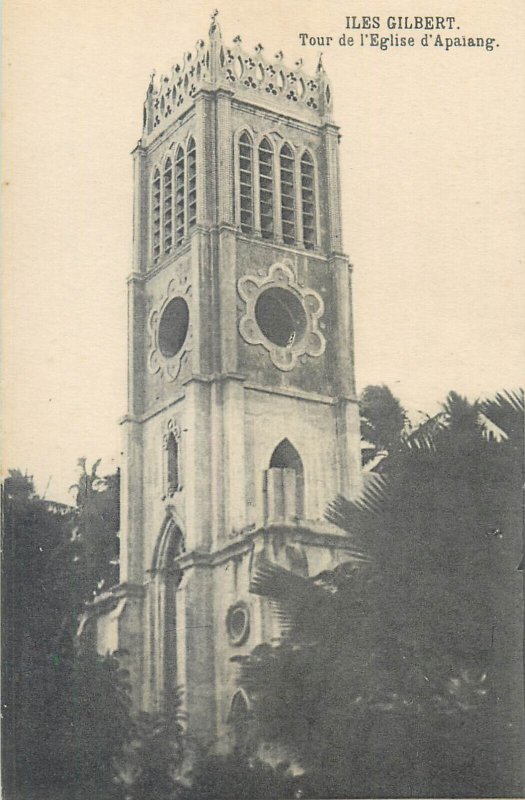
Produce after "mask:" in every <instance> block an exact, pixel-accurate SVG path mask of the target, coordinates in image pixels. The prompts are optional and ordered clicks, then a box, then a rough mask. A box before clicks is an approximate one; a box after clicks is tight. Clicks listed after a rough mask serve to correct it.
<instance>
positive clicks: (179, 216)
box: [175, 146, 186, 246]
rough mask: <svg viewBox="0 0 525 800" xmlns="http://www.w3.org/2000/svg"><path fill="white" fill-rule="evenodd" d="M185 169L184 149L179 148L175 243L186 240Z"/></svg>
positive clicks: (176, 169)
mask: <svg viewBox="0 0 525 800" xmlns="http://www.w3.org/2000/svg"><path fill="white" fill-rule="evenodd" d="M184 173H185V169H184V150H183V149H182V147H180V146H179V147H178V148H177V153H176V155H175V244H176V245H177V246H179V245H181V244H182V242H183V241H184V233H185V230H184V226H185V195H186V192H185V186H184V180H185V174H184Z"/></svg>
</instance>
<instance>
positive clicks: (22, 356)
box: [2, 0, 525, 499]
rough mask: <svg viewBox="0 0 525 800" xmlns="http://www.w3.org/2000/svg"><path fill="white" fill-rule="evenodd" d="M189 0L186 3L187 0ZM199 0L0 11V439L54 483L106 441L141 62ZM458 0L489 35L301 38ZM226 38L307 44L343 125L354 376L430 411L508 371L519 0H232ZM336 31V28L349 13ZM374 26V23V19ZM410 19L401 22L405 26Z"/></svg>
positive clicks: (310, 65)
mask: <svg viewBox="0 0 525 800" xmlns="http://www.w3.org/2000/svg"><path fill="white" fill-rule="evenodd" d="M190 8H191V11H189V9H190ZM212 10H213V6H212V5H211V4H210V3H203V2H201V0H197V2H193V3H191V4H190V3H182V2H180V0H150V2H147V3H146V2H139V0H126V2H125V3H124V2H116V0H90V2H87V3H80V2H78V0H77V1H76V2H73V0H59V1H58V0H39V2H36V0H7V7H6V10H5V14H4V31H5V37H6V46H5V56H4V58H5V60H4V77H5V81H4V93H3V103H4V121H5V129H4V148H3V149H4V170H3V180H4V187H5V188H4V214H3V256H4V258H3V263H4V269H3V287H2V288H3V292H2V297H3V307H2V311H3V337H2V340H3V386H4V392H3V429H4V430H3V443H4V447H3V455H2V465H3V468H4V469H7V468H8V467H20V468H22V469H27V470H28V471H29V473H30V474H34V476H35V478H36V480H37V485H38V487H39V488H40V490H44V488H45V487H46V485H47V484H48V482H49V488H48V497H53V498H57V499H65V498H67V488H68V486H69V485H70V484H71V483H73V482H74V480H75V476H76V460H77V458H78V457H79V456H87V458H88V459H89V461H92V460H94V459H96V458H99V457H102V458H103V459H104V463H103V466H104V468H105V469H107V470H109V469H113V468H114V467H115V466H116V465H117V464H118V462H119V458H120V431H119V427H118V425H117V420H118V418H119V417H120V416H122V415H123V414H124V413H125V411H126V398H125V376H126V286H125V278H126V275H127V274H128V273H129V271H130V268H131V263H130V254H131V235H132V231H131V221H132V163H131V157H130V151H131V150H132V148H133V147H134V146H135V144H136V141H137V139H138V138H139V136H140V133H141V124H142V103H143V99H144V95H145V91H146V88H147V84H148V79H149V74H150V72H151V71H152V70H153V69H156V70H157V73H162V72H167V71H168V70H169V69H170V68H171V65H172V64H173V63H176V62H177V61H178V60H180V58H181V56H182V54H183V52H184V51H186V50H190V49H192V48H193V46H194V44H195V42H196V41H197V39H199V38H204V37H205V36H206V35H207V31H208V27H209V15H210V13H211V11H212ZM346 14H349V15H350V14H352V15H357V16H359V15H362V14H371V15H376V14H377V15H380V16H381V17H382V18H383V20H386V17H387V16H388V15H391V14H395V15H399V14H403V15H407V14H408V15H413V14H423V15H432V14H440V15H445V16H448V15H454V16H455V17H456V20H457V24H458V25H459V26H460V30H459V31H456V32H454V33H453V34H451V33H450V32H449V33H447V34H446V35H449V36H450V35H458V36H459V35H464V34H466V35H472V36H484V37H487V36H492V37H496V39H497V42H498V43H499V47H498V48H495V49H494V51H493V52H486V51H485V50H483V49H466V48H461V49H454V50H451V51H449V52H445V51H444V49H443V48H436V47H430V48H427V49H424V48H421V47H417V48H403V49H401V48H400V49H397V50H390V51H387V52H382V51H380V50H378V49H377V48H361V47H352V48H350V47H345V48H343V47H339V46H337V44H334V45H332V46H329V47H326V46H324V47H321V48H310V47H302V46H301V45H300V40H299V33H310V34H313V35H316V34H319V35H323V34H324V35H332V36H334V37H335V39H336V40H337V39H338V37H339V36H340V35H341V34H342V33H343V32H345V31H344V26H345V15H346ZM219 22H220V25H221V29H222V34H223V37H224V39H225V40H227V41H228V42H231V40H232V38H233V36H235V35H236V34H241V36H242V40H243V44H244V46H245V47H249V48H250V49H251V48H252V47H253V46H254V45H255V44H257V43H258V42H261V43H262V44H263V45H264V47H265V54H268V53H270V54H273V53H275V52H277V51H278V50H281V49H282V50H283V51H284V54H285V62H286V63H287V64H288V65H290V66H293V63H294V62H295V61H296V60H297V59H298V58H299V57H301V58H303V61H304V63H305V70H306V71H307V72H313V71H314V70H315V66H316V63H317V58H318V53H319V50H321V49H322V50H323V51H324V63H325V67H326V70H327V72H328V75H329V77H330V78H331V81H332V87H333V90H334V109H335V112H334V114H335V120H336V122H337V123H338V124H339V125H340V126H341V132H342V135H343V139H342V144H341V163H342V182H343V195H344V207H343V223H344V242H345V250H346V252H347V253H348V254H349V256H350V260H351V261H352V263H353V264H354V267H355V271H354V309H355V327H356V330H355V335H356V372H357V380H358V388H359V389H362V388H363V387H364V386H366V385H367V384H369V383H386V384H388V385H389V386H390V387H391V389H392V390H393V391H394V393H396V394H397V395H398V396H399V397H400V399H401V401H402V402H403V403H404V404H405V405H406V406H407V407H409V408H410V409H422V410H423V411H428V412H430V413H432V412H434V411H435V410H436V407H437V403H438V402H439V401H441V400H442V399H444V397H445V395H446V393H447V392H448V391H449V390H450V389H455V390H456V391H459V392H461V393H464V394H466V395H468V396H469V397H471V398H474V397H476V396H478V395H483V394H487V393H491V392H494V391H496V390H498V389H500V388H513V387H517V386H519V385H521V384H522V383H523V381H522V372H523V364H524V362H525V358H524V355H525V354H524V338H523V330H522V327H523V326H522V324H521V320H522V318H523V311H524V299H525V292H524V283H523V271H524V270H523V250H524V243H525V242H524V238H525V236H524V233H523V231H524V229H525V220H524V214H523V209H524V206H525V203H524V200H525V197H524V187H525V180H524V178H525V169H524V165H525V159H524V156H523V134H524V130H525V129H524V125H523V119H525V78H524V76H525V48H524V47H523V41H525V5H524V4H523V3H520V2H518V0H513V2H509V1H508V0H498V2H497V3H495V2H493V3H491V4H488V3H479V2H474V0H468V2H466V1H465V0H455V1H454V2H452V0H442V2H441V3H440V4H437V3H435V2H428V0H419V2H415V1H413V0H403V2H402V3H401V2H399V3H397V4H396V3H394V2H393V0H392V2H376V3H375V4H372V5H370V3H365V2H362V1H361V2H354V3H352V4H347V5H346V6H345V5H344V4H342V3H340V2H334V0H322V2H321V0H316V1H315V2H313V1H312V0H301V1H299V0H286V2H285V3H280V2H276V0H264V2H263V0H244V1H243V2H236V3H232V2H231V0H225V2H223V4H222V5H221V6H220V15H219ZM346 33H347V35H348V34H350V33H351V32H350V31H346ZM382 33H383V31H382ZM400 33H401V34H402V35H409V34H407V33H403V32H400Z"/></svg>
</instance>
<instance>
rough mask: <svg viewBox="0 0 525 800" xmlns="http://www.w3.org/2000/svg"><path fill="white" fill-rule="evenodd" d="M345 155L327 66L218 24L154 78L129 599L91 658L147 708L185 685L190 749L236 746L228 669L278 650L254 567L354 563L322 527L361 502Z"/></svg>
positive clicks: (108, 617) (137, 271)
mask: <svg viewBox="0 0 525 800" xmlns="http://www.w3.org/2000/svg"><path fill="white" fill-rule="evenodd" d="M338 139H339V132H338V128H337V127H336V125H335V124H334V122H333V121H332V96H331V88H330V83H329V80H328V77H327V75H326V73H325V71H324V68H323V65H322V63H321V62H320V63H319V65H318V68H317V71H316V73H315V75H314V76H308V75H306V74H305V73H304V72H303V68H302V64H301V63H300V62H298V63H297V64H296V65H295V66H294V68H293V69H289V68H288V67H286V66H285V65H284V62H283V56H282V53H278V54H277V55H276V56H275V57H274V58H269V57H268V56H267V54H266V53H264V51H263V48H262V47H261V46H260V45H258V46H257V47H256V48H255V51H254V52H253V53H247V52H245V51H244V50H243V48H242V43H241V41H240V37H236V40H235V41H234V43H233V44H232V45H231V46H229V45H227V44H226V43H224V42H223V40H222V36H221V33H220V30H219V26H218V24H217V21H216V19H215V18H214V19H213V22H212V25H211V28H210V31H209V36H208V40H207V42H204V41H202V40H201V41H199V42H198V43H197V47H196V50H195V53H193V54H186V55H185V56H184V58H183V61H182V63H181V64H180V65H178V66H176V67H174V69H173V71H172V73H171V74H170V75H167V76H161V78H160V80H157V79H156V78H155V76H152V78H151V81H150V85H149V87H148V91H147V96H146V102H145V106H144V127H143V133H142V137H141V139H140V140H139V142H138V144H137V147H136V148H135V151H134V165H135V171H134V197H135V203H134V248H133V270H132V273H131V275H130V277H129V280H128V290H129V393H128V413H127V415H126V417H125V418H124V419H123V421H122V430H123V434H124V451H125V461H124V464H123V469H122V501H121V502H122V515H121V519H122V530H121V533H120V537H121V567H120V568H121V584H120V586H119V587H116V588H115V589H114V590H112V591H111V592H110V593H108V594H107V595H105V596H103V597H102V598H100V599H99V600H98V601H97V603H95V606H94V607H95V610H96V611H97V612H98V613H97V614H95V615H94V619H95V621H96V630H97V644H98V648H99V650H100V651H101V652H104V651H107V650H115V649H118V648H125V649H127V650H128V651H129V653H130V656H129V658H130V668H131V673H132V682H133V690H134V698H135V702H136V704H137V705H138V706H140V707H143V708H145V709H149V710H154V709H156V708H161V707H163V705H164V704H166V703H168V702H169V698H170V693H172V692H173V691H174V689H175V687H177V686H182V687H183V689H184V697H185V704H186V709H187V713H188V726H189V728H190V730H191V731H192V732H193V733H196V734H197V735H199V736H200V737H201V738H202V739H204V740H207V741H213V742H216V743H218V745H217V746H218V747H219V748H221V747H222V748H223V749H227V748H228V746H229V744H228V743H229V742H231V724H230V723H231V720H232V713H233V711H232V709H234V707H235V699H234V698H235V697H237V698H238V697H241V695H239V692H242V687H240V686H239V685H238V676H237V672H236V666H235V663H234V662H232V660H231V659H232V657H234V656H238V655H242V654H246V653H248V652H250V651H251V650H252V649H253V647H255V646H256V645H257V644H260V643H263V642H272V641H276V640H278V639H279V638H280V637H281V636H282V635H283V632H282V630H281V629H280V626H279V621H278V619H277V618H276V617H275V616H274V614H273V612H272V609H271V607H270V606H269V605H268V601H267V600H266V599H265V598H263V597H259V596H258V595H257V594H255V593H254V592H253V591H250V589H251V588H252V589H253V574H254V569H255V566H256V564H257V563H258V562H259V561H260V559H261V558H264V559H267V560H268V561H271V562H273V563H275V564H279V565H281V566H285V567H287V568H288V569H292V570H294V571H298V572H300V573H301V574H303V575H306V576H314V575H316V574H318V573H319V572H321V571H322V570H325V569H331V568H333V567H334V566H336V565H337V564H339V563H341V562H343V561H347V560H349V559H350V558H351V547H350V545H349V543H348V540H347V538H346V537H345V536H344V535H342V534H341V532H339V531H338V530H337V529H335V528H333V527H332V526H330V525H329V524H328V523H327V522H326V521H325V520H324V512H325V509H326V506H327V504H328V503H329V502H330V501H331V500H333V499H334V498H335V496H336V495H337V494H339V493H341V494H344V495H346V496H348V497H355V496H356V495H357V494H358V492H359V491H360V485H361V473H360V453H359V416H358V408H357V402H356V397H355V385H354V363H353V338H352V337H353V333H352V327H353V326H352V299H351V269H350V266H349V263H348V259H347V257H346V256H345V255H344V253H343V245H342V233H341V211H340V195H339V160H338ZM242 698H243V702H246V703H248V704H249V696H248V695H246V693H243V694H242Z"/></svg>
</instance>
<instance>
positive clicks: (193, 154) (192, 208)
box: [188, 137, 197, 231]
mask: <svg viewBox="0 0 525 800" xmlns="http://www.w3.org/2000/svg"><path fill="white" fill-rule="evenodd" d="M196 224H197V149H196V147H195V140H194V139H193V137H192V138H191V139H190V140H189V142H188V230H189V231H191V230H192V229H193V228H194V227H195V225H196Z"/></svg>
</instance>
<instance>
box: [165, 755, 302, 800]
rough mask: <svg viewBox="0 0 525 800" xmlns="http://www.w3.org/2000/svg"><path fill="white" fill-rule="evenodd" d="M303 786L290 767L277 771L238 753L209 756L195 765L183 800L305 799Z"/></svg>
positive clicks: (255, 759)
mask: <svg viewBox="0 0 525 800" xmlns="http://www.w3.org/2000/svg"><path fill="white" fill-rule="evenodd" d="M302 783H303V782H302V780H301V779H300V778H296V777H294V776H293V775H292V773H291V772H290V771H289V768H288V765H287V764H282V765H280V766H278V767H277V768H276V769H274V768H273V767H271V766H269V764H266V763H264V762H263V761H261V760H259V759H258V758H250V757H248V756H243V755H239V754H233V755H230V756H219V755H216V756H207V757H203V758H201V759H199V760H198V761H197V763H196V764H195V766H194V777H193V782H192V786H191V788H190V789H187V790H186V791H185V792H183V794H182V795H181V800H247V799H248V798H249V800H286V799H287V798H294V797H302V796H303V793H302V792H301V787H302ZM298 792H300V793H298Z"/></svg>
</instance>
